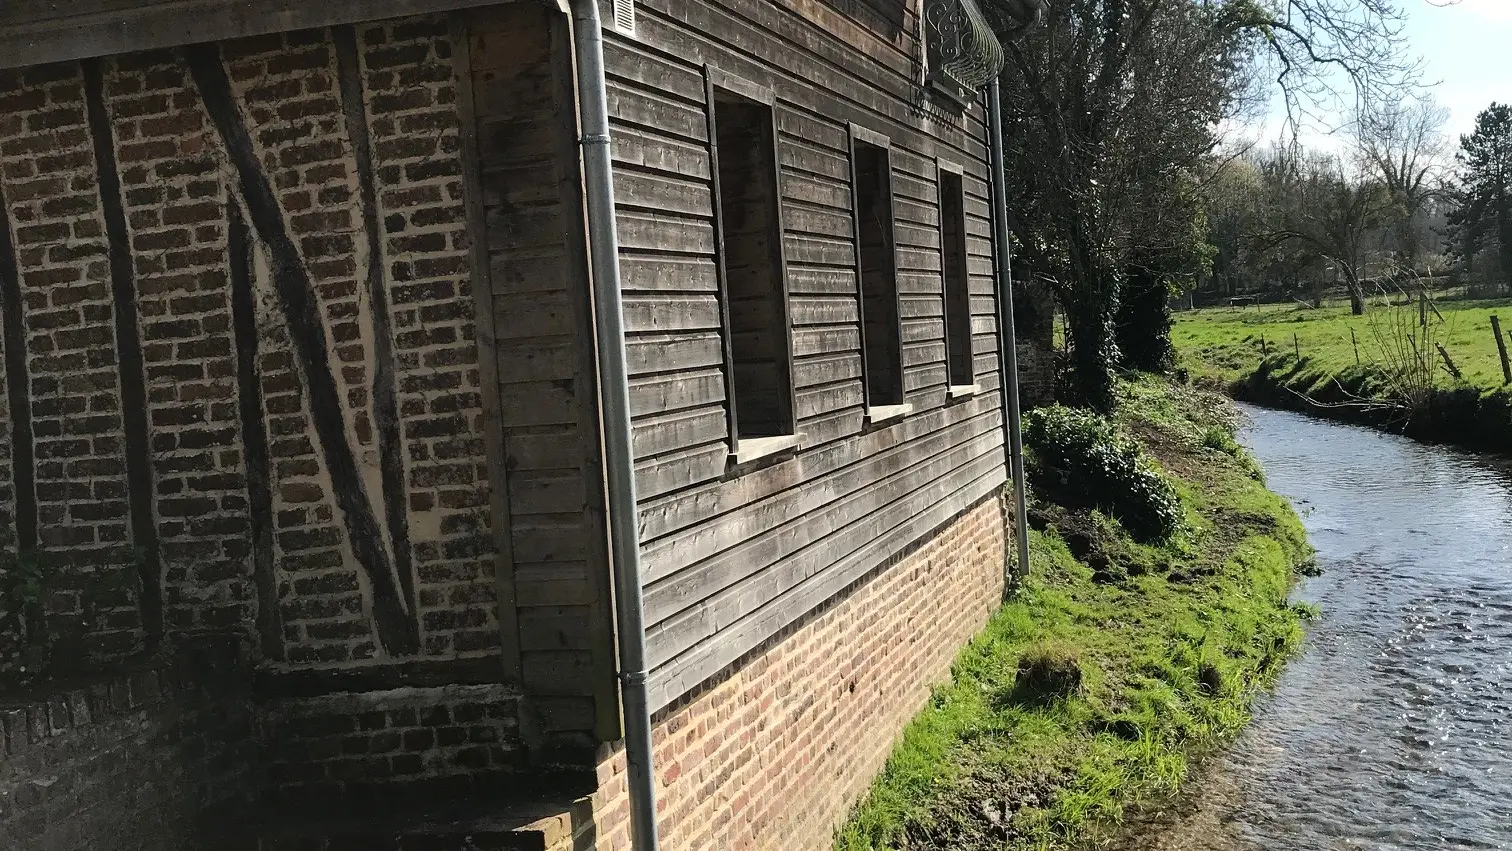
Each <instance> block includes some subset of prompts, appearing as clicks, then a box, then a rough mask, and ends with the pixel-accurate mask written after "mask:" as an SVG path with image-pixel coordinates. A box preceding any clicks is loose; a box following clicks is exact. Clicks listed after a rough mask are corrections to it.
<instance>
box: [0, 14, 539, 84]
mask: <svg viewBox="0 0 1512 851" xmlns="http://www.w3.org/2000/svg"><path fill="white" fill-rule="evenodd" d="M498 2H500V0H0V68H21V67H25V66H28V65H41V64H43V63H47V62H63V61H68V60H74V59H84V58H87V57H91V56H109V55H112V54H117V53H130V52H133V51H138V50H152V49H156V48H163V47H176V46H178V45H181V44H195V43H198V42H203V41H220V40H222V39H228V38H240V37H242V36H250V35H265V34H267V33H273V32H288V31H291V30H302V29H311V28H315V27H329V26H335V25H338V24H353V23H358V22H361V21H378V20H384V19H386V18H398V17H404V16H407V15H425V14H431V13H435V12H448V11H451V10H454V9H466V8H471V7H474V6H490V5H494V4H497V3H498ZM551 5H553V6H555V5H556V3H555V0H551Z"/></svg>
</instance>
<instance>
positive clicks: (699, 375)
mask: <svg viewBox="0 0 1512 851" xmlns="http://www.w3.org/2000/svg"><path fill="white" fill-rule="evenodd" d="M724 399H725V377H724V373H723V372H722V371H721V370H717V369H701V370H681V371H677V372H670V373H660V374H657V375H654V376H650V377H646V378H633V379H631V380H630V415H631V416H635V417H639V416H643V415H645V414H655V413H664V412H667V411H680V410H683V409H686V408H696V407H699V406H700V405H717V404H719V403H721V402H723V401H724Z"/></svg>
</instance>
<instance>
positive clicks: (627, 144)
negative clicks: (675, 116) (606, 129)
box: [609, 123, 709, 180]
mask: <svg viewBox="0 0 1512 851" xmlns="http://www.w3.org/2000/svg"><path fill="white" fill-rule="evenodd" d="M609 150H610V152H611V156H612V157H613V160H614V162H615V164H616V165H633V166H638V167H640V168H643V169H654V170H656V171H660V172H664V173H666V174H672V175H678V176H682V177H687V178H689V179H702V180H708V179H709V149H708V148H707V147H706V146H704V145H701V144H696V143H692V142H687V141H683V140H681V139H674V138H672V137H670V136H667V135H665V134H662V133H658V132H655V131H649V130H643V129H640V128H635V127H627V126H625V125H624V124H622V123H616V124H615V126H614V127H613V132H611V133H610V134H609Z"/></svg>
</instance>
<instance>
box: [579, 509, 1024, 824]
mask: <svg viewBox="0 0 1512 851" xmlns="http://www.w3.org/2000/svg"><path fill="white" fill-rule="evenodd" d="M1005 528H1006V527H1005V514H1004V510H1003V504H1002V501H1001V500H1000V499H999V498H997V497H995V496H994V497H992V498H989V499H987V500H986V501H984V502H981V503H979V504H978V505H977V506H976V507H974V508H972V509H970V510H968V511H966V512H964V513H963V514H961V515H960V516H958V517H957V518H955V519H954V520H953V521H951V522H950V523H948V524H946V525H945V526H943V527H942V528H940V529H938V530H937V531H936V534H935V535H934V536H933V537H929V538H926V539H925V540H924V542H922V543H921V545H920V546H918V547H917V548H915V549H913V550H912V551H910V552H908V553H907V554H905V555H904V556H902V557H901V558H900V559H898V560H897V561H895V562H894V563H892V564H890V565H886V566H883V567H880V568H878V569H877V570H876V571H874V572H873V573H871V574H869V575H868V576H867V577H866V578H865V579H863V580H862V581H861V582H859V583H857V584H856V585H855V586H853V587H852V588H850V589H848V590H847V592H846V593H843V594H841V595H839V596H838V597H836V598H835V600H834V601H832V602H831V603H830V604H828V605H827V606H826V607H824V608H823V609H820V610H819V611H817V612H815V613H814V614H811V615H809V616H808V617H806V618H805V619H804V620H802V621H800V622H799V623H798V624H796V625H795V626H793V627H790V628H789V629H788V630H786V631H785V632H784V633H783V634H781V635H779V636H778V637H777V638H776V639H774V640H773V641H772V642H770V643H768V644H767V645H766V646H764V647H763V648H762V649H760V650H758V651H757V652H755V653H753V654H751V655H750V656H748V657H747V658H746V659H745V660H743V661H742V662H741V663H740V664H738V665H736V666H735V667H734V668H733V669H732V670H731V671H729V672H727V674H726V675H725V676H723V677H721V678H718V679H716V680H715V681H714V682H713V683H711V684H708V685H706V686H704V687H703V688H702V689H701V690H699V691H698V692H696V693H694V694H692V695H688V696H686V697H684V698H683V699H682V700H680V701H678V702H677V703H675V704H674V705H673V706H672V707H670V708H669V709H667V710H664V711H662V712H661V713H658V715H657V717H656V718H655V719H654V723H655V726H654V728H653V730H652V736H653V740H654V746H655V766H656V773H657V795H658V808H659V811H660V813H661V816H660V827H661V831H662V837H663V844H664V846H665V847H667V848H688V849H721V851H722V849H727V848H731V849H733V848H749V849H758V851H767V850H768V849H770V851H800V850H801V849H825V848H829V847H830V843H831V838H832V833H833V830H834V828H835V827H836V826H837V825H838V824H839V823H840V822H841V820H843V818H844V817H845V815H846V813H847V811H848V809H849V808H850V807H851V806H852V805H853V804H854V803H855V802H856V801H857V799H859V797H860V796H861V795H862V793H863V792H865V790H866V789H867V787H868V786H869V784H870V783H871V781H872V778H873V777H875V776H876V774H877V772H878V771H880V770H881V768H882V765H883V763H884V762H885V761H886V759H887V756H888V754H889V752H890V751H891V750H892V746H893V744H894V741H895V739H896V737H897V735H898V734H899V733H900V732H901V731H902V729H903V727H904V725H905V724H907V722H908V721H909V719H911V718H912V717H913V716H914V715H915V714H916V713H917V712H918V711H919V710H920V709H922V708H923V706H924V704H925V701H926V700H927V699H928V696H929V689H930V686H931V685H932V684H935V683H939V682H941V681H943V680H944V679H945V678H946V677H948V675H949V671H950V663H951V661H952V660H953V659H954V658H955V656H956V653H957V652H958V651H959V650H960V648H961V646H962V645H964V644H965V643H966V641H967V640H968V639H969V638H970V637H971V636H972V634H974V633H975V632H976V631H977V630H978V629H980V628H981V627H982V626H983V625H984V624H985V623H986V621H987V617H988V615H989V614H990V613H991V612H992V611H994V610H995V609H996V608H997V605H998V603H999V601H1000V599H1001V595H1002V589H1003V571H1004V559H1005V557H1006V550H1005V537H1004V536H1005V534H1006V532H1005ZM624 770H625V763H624V752H623V750H618V749H616V750H615V751H614V752H612V753H609V754H605V755H604V756H603V757H602V758H601V761H600V764H599V766H598V772H599V792H598V794H597V797H596V807H595V811H596V820H597V826H598V845H597V847H598V848H599V849H600V850H601V851H610V849H614V851H619V849H626V848H628V847H629V833H628V831H629V800H628V798H627V797H626V794H627V792H626V787H625V776H624Z"/></svg>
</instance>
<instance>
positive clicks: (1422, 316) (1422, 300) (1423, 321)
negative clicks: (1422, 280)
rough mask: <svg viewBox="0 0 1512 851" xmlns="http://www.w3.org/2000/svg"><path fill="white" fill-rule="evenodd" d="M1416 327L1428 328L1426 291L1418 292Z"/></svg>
mask: <svg viewBox="0 0 1512 851" xmlns="http://www.w3.org/2000/svg"><path fill="white" fill-rule="evenodd" d="M1418 325H1419V326H1421V327H1423V328H1427V327H1428V293H1427V291H1426V290H1419V291H1418Z"/></svg>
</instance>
